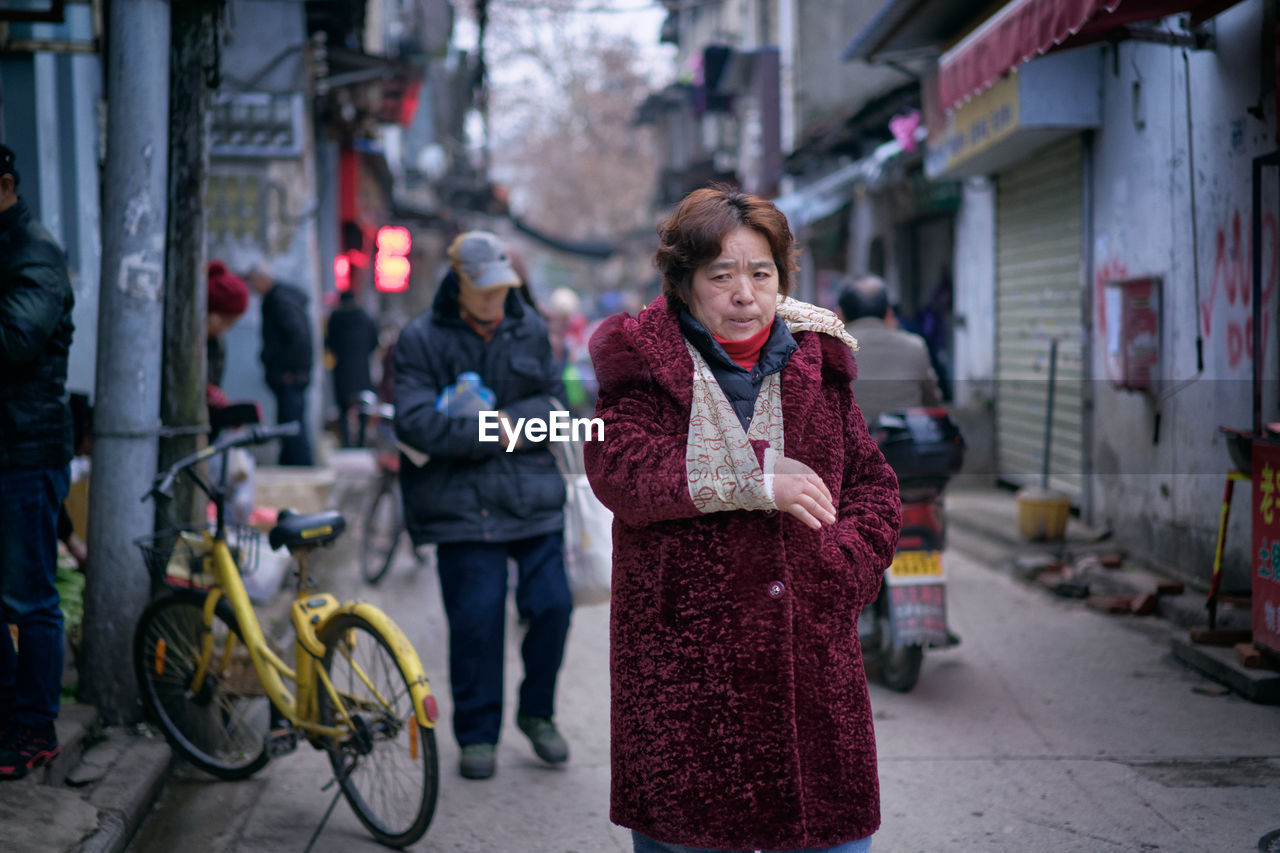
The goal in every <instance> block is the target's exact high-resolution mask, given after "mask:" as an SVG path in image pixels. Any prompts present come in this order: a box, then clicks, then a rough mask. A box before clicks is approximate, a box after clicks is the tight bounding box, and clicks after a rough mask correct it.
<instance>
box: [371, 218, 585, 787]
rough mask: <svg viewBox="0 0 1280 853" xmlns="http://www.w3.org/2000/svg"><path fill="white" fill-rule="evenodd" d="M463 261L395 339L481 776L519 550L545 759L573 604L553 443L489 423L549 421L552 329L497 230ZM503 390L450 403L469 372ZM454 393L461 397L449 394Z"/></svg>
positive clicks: (411, 494)
mask: <svg viewBox="0 0 1280 853" xmlns="http://www.w3.org/2000/svg"><path fill="white" fill-rule="evenodd" d="M448 254H449V259H450V264H451V267H452V269H451V270H450V272H449V274H448V275H446V276H445V278H444V281H442V282H441V284H440V288H439V290H438V291H437V293H436V297H435V301H434V303H433V305H432V307H431V310H429V311H426V312H424V313H423V314H420V315H419V316H418V317H416V318H414V319H413V320H412V321H411V322H410V323H409V325H407V326H406V327H405V328H404V330H403V331H402V332H401V333H400V337H399V340H398V341H397V343H396V348H395V360H394V362H393V373H394V376H395V400H396V421H395V426H396V437H397V438H399V439H400V440H401V441H402V442H404V443H405V444H407V445H410V446H412V447H416V448H418V449H419V450H421V451H423V452H424V453H427V454H429V456H430V459H429V461H428V462H427V463H426V464H425V465H423V466H422V467H421V468H418V467H415V466H414V465H411V464H409V463H407V462H405V461H404V460H403V459H402V461H401V465H400V482H401V485H402V487H403V489H402V491H403V494H404V506H405V516H406V522H407V527H408V529H409V533H410V535H411V536H412V538H413V543H414V545H415V546H416V545H424V544H427V543H432V542H434V543H436V544H437V550H436V554H437V566H438V569H439V572H440V587H441V590H442V592H443V598H444V606H445V613H446V615H447V616H448V619H449V677H450V684H451V687H452V689H453V700H454V715H453V731H454V736H455V737H456V738H457V739H458V745H459V746H461V747H462V757H461V763H460V766H459V771H460V772H461V774H462V775H463V776H464V777H466V778H469V779H484V778H488V777H489V776H491V775H492V774H493V772H494V746H495V745H496V744H497V742H498V734H499V731H500V730H501V726H502V705H503V677H502V668H503V652H504V648H505V644H504V641H503V630H504V627H505V624H506V598H507V559H508V558H509V557H510V558H514V559H515V561H516V564H517V567H518V580H517V588H516V608H517V610H518V611H519V613H520V615H521V617H523V618H524V619H526V620H527V624H528V629H527V631H526V633H525V637H524V642H523V643H522V645H521V655H522V657H523V660H524V672H525V678H524V682H523V684H522V685H521V687H520V704H519V708H518V713H517V714H516V725H517V726H518V727H519V728H520V730H521V731H522V732H524V734H525V735H526V736H528V737H529V739H530V741H531V742H532V744H533V749H534V752H535V753H536V754H537V755H538V757H539V758H541V759H542V760H544V761H546V762H548V763H552V764H556V763H560V762H563V761H566V760H567V759H568V757H569V750H568V746H567V745H566V744H565V741H564V738H563V737H562V736H561V735H560V733H559V731H558V730H557V729H556V726H555V724H554V723H553V722H552V717H553V716H554V713H555V686H556V678H557V676H558V674H559V670H560V664H561V661H562V659H563V656H564V645H565V639H566V637H567V636H568V632H569V617H570V613H571V611H572V608H573V601H572V598H571V596H570V593H569V584H568V581H567V580H566V578H565V572H564V511H563V510H564V501H565V485H564V478H563V477H562V476H561V475H560V472H559V470H558V469H557V468H556V463H555V459H554V458H553V457H552V455H551V452H550V450H549V446H548V445H547V444H546V443H545V442H530V441H526V440H524V439H520V440H519V442H518V443H514V444H511V445H510V446H511V447H512V450H511V451H510V452H508V449H507V448H508V445H509V442H508V440H507V438H506V432H505V431H499V432H500V433H501V435H502V439H501V440H499V441H492V442H490V441H481V440H480V429H481V426H482V424H483V423H484V420H483V419H484V418H486V417H487V418H488V419H489V420H490V421H491V422H492V421H494V420H497V419H499V418H500V419H502V420H503V421H505V422H507V423H508V424H509V425H510V424H515V423H517V422H518V421H519V420H520V419H524V418H529V419H532V418H540V419H543V420H548V421H549V420H550V416H551V412H552V411H553V410H558V409H559V408H560V406H561V404H560V403H558V402H557V401H558V400H562V399H564V386H563V385H562V384H561V382H560V378H559V375H558V373H557V371H556V369H555V367H554V365H553V363H552V358H551V342H550V340H548V337H547V327H546V325H545V324H544V323H543V322H542V318H541V317H540V316H539V315H538V313H537V312H536V311H534V310H533V309H532V308H530V307H528V306H527V305H526V304H525V303H524V302H523V301H522V300H521V299H520V297H519V296H518V295H517V288H518V287H519V285H520V279H519V276H518V275H517V274H516V273H515V271H514V270H513V269H512V267H511V263H510V261H509V259H508V258H507V256H506V253H505V252H504V251H503V249H502V246H501V244H500V243H499V242H498V239H497V238H496V237H495V236H494V235H492V234H489V233H487V232H483V231H469V232H466V233H464V234H462V235H460V236H459V237H458V238H457V239H456V240H454V242H453V244H452V245H451V246H450V248H449V253H448ZM468 372H474V373H477V374H479V376H480V380H481V383H482V384H483V385H484V386H485V387H486V388H488V389H491V391H492V394H493V401H492V403H491V404H488V405H487V408H488V409H489V411H487V412H481V413H479V414H477V411H476V409H474V408H473V409H470V410H468V411H463V412H459V411H456V410H453V411H451V410H450V408H449V407H448V406H447V405H443V404H442V408H444V409H445V411H440V410H439V409H437V403H438V401H439V400H440V397H441V395H442V392H447V391H448V390H449V389H450V388H452V387H456V385H457V384H458V377H459V375H460V374H463V373H468ZM445 399H446V400H448V399H449V394H448V393H446V394H445Z"/></svg>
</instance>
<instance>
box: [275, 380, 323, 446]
mask: <svg viewBox="0 0 1280 853" xmlns="http://www.w3.org/2000/svg"><path fill="white" fill-rule="evenodd" d="M271 390H272V391H274V392H275V395H276V423H278V424H287V423H290V422H291V421H297V422H298V424H299V425H300V426H301V427H302V431H301V432H300V433H298V434H297V435H291V436H286V437H285V438H282V439H280V464H281V465H312V464H314V461H313V459H312V456H311V437H310V435H309V434H308V433H307V419H306V410H307V386H305V385H289V384H277V385H273V386H272V388H271Z"/></svg>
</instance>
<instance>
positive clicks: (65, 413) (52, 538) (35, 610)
mask: <svg viewBox="0 0 1280 853" xmlns="http://www.w3.org/2000/svg"><path fill="white" fill-rule="evenodd" d="M14 160H15V158H14V153H13V151H12V150H10V149H9V148H7V147H5V146H3V145H0V622H3V623H5V624H6V625H8V626H11V627H16V628H17V647H16V648H15V647H14V644H13V642H12V637H11V636H10V632H9V631H7V630H6V631H3V632H0V779H16V778H19V777H22V776H25V775H26V774H27V773H28V772H29V771H31V770H34V769H35V768H37V767H41V766H43V765H45V764H48V763H49V762H50V761H52V760H53V759H54V757H55V756H57V754H58V751H59V747H58V733H57V730H56V729H55V728H54V720H56V719H57V717H58V710H59V703H60V695H61V691H62V663H63V648H64V646H63V619H62V610H61V607H60V602H59V597H58V589H57V587H56V586H55V585H54V578H55V575H56V573H57V559H58V515H59V512H60V510H61V507H62V501H63V500H64V499H65V498H66V496H67V489H68V486H69V483H70V469H69V463H70V461H71V455H72V442H73V437H72V436H73V433H72V423H71V409H70V406H69V405H68V402H67V392H66V382H67V353H68V351H69V350H70V348H71V335H72V332H73V331H74V326H73V325H72V322H71V309H72V306H73V304H74V302H75V297H74V294H73V292H72V289H71V279H70V276H69V274H68V270H67V262H66V257H65V255H64V254H63V251H62V249H61V248H60V247H59V246H58V245H57V244H56V243H55V242H54V241H53V238H52V237H50V236H49V233H48V232H47V231H46V230H45V229H44V228H43V227H42V226H41V225H40V223H39V222H37V221H36V220H35V218H34V217H33V216H32V215H31V211H30V210H29V209H28V207H27V204H26V202H25V201H24V200H23V199H22V197H21V196H19V195H18V180H19V175H18V170H17V168H16V166H15V162H14Z"/></svg>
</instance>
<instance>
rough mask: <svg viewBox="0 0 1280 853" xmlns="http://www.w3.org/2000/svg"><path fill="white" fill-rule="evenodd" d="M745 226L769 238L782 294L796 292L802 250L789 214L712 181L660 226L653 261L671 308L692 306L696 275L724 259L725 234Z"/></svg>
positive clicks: (769, 202)
mask: <svg viewBox="0 0 1280 853" xmlns="http://www.w3.org/2000/svg"><path fill="white" fill-rule="evenodd" d="M742 227H745V228H751V229H754V230H756V231H759V232H760V234H761V235H763V236H764V238H765V239H766V240H768V241H769V250H770V252H771V253H772V254H773V262H774V264H775V265H776V266H777V267H778V293H780V294H782V295H783V296H787V295H788V294H789V293H790V292H791V284H792V281H793V280H794V273H795V271H796V269H797V266H796V255H797V254H798V252H797V250H796V247H795V239H794V238H793V237H792V235H791V226H789V225H788V224H787V217H786V216H784V215H783V213H782V211H780V210H778V208H776V207H775V206H774V205H773V202H771V201H767V200H766V199H762V198H760V197H758V196H754V195H750V194H748V193H744V192H740V191H738V190H736V189H734V188H733V187H729V186H725V185H723V184H713V185H711V186H709V187H703V188H702V189H698V190H694V191H693V192H691V193H689V194H688V195H687V196H685V197H684V199H683V200H681V202H680V204H678V205H676V209H675V211H674V212H673V213H672V214H671V216H669V217H667V219H665V220H664V221H663V222H662V223H661V224H660V225H658V252H657V254H655V255H654V257H653V262H654V264H655V265H656V266H657V267H658V271H659V272H660V273H662V295H663V296H665V297H666V299H667V302H668V303H669V304H670V305H671V307H673V308H674V307H675V306H676V305H677V304H684V305H688V304H689V300H690V298H691V297H692V296H693V274H694V273H695V272H697V271H698V270H699V269H700V268H701V267H704V266H706V265H707V264H709V263H711V262H712V261H714V260H715V259H716V258H718V257H720V251H721V247H722V245H723V243H724V238H725V236H726V235H728V233H729V232H730V231H732V230H734V229H735V228H742Z"/></svg>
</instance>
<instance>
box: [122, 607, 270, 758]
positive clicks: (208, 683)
mask: <svg viewBox="0 0 1280 853" xmlns="http://www.w3.org/2000/svg"><path fill="white" fill-rule="evenodd" d="M205 597H206V594H205V593H202V592H188V591H175V592H172V593H170V594H169V595H167V596H166V597H164V598H160V599H157V600H156V601H153V602H152V603H151V604H149V605H148V606H147V608H146V609H145V610H143V611H142V616H141V617H140V618H139V619H138V626H137V628H136V629H135V630H134V634H133V666H134V672H135V673H136V675H137V677H138V687H139V690H140V692H141V693H142V702H143V705H144V706H145V707H146V710H147V713H148V714H149V715H150V717H151V718H152V719H153V720H155V721H156V723H158V724H159V726H160V728H161V729H162V730H163V731H164V736H165V737H166V738H167V739H168V741H169V743H170V744H172V746H173V748H174V749H176V750H177V751H178V752H180V753H181V754H182V755H184V756H186V758H187V760H188V761H190V762H191V763H192V764H194V765H195V766H197V767H199V768H200V769H201V770H204V771H206V772H208V773H212V774H213V775H215V776H218V777H221V778H223V779H244V778H246V777H248V776H250V775H251V774H253V773H254V772H256V771H257V770H259V769H261V768H262V766H263V765H264V764H266V763H267V758H268V756H267V747H266V744H267V741H266V738H267V734H268V731H269V729H270V726H271V703H270V700H268V699H267V696H266V693H265V691H263V689H262V685H261V683H260V682H259V681H258V675H257V673H256V672H254V670H253V662H252V661H251V660H250V658H249V652H248V649H247V648H246V647H245V644H244V639H243V638H242V637H241V636H240V628H239V626H238V625H237V624H236V619H235V615H234V614H233V613H232V612H231V607H230V606H229V605H228V604H227V603H226V602H225V601H220V602H218V606H217V608H216V609H215V611H214V617H213V624H212V625H211V626H210V628H209V633H211V634H212V641H213V644H212V653H211V654H210V656H209V666H208V671H207V672H206V673H205V675H204V678H203V680H202V681H201V683H200V684H199V685H193V683H192V682H193V680H194V678H195V673H196V667H197V665H198V664H199V661H200V653H201V649H202V645H203V641H204V638H205V630H206V629H205V627H204V619H203V616H202V613H203V610H204V603H205Z"/></svg>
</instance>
